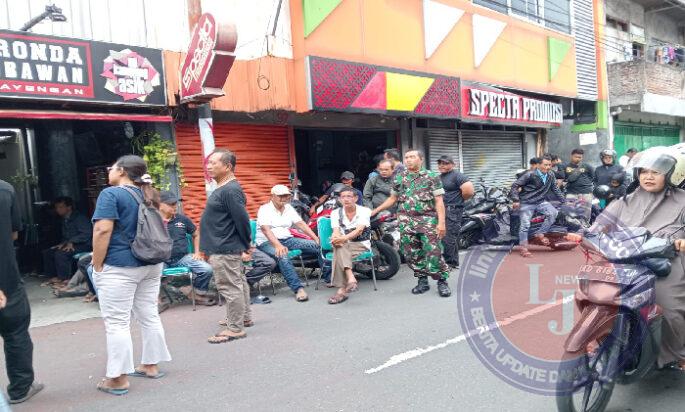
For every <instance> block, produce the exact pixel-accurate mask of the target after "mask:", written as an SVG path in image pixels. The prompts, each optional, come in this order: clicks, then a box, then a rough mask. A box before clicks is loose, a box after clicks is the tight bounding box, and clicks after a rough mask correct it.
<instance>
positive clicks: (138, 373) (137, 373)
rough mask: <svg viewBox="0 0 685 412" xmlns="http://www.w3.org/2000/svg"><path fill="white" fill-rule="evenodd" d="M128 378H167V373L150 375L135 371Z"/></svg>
mask: <svg viewBox="0 0 685 412" xmlns="http://www.w3.org/2000/svg"><path fill="white" fill-rule="evenodd" d="M128 376H134V377H136V378H148V379H159V378H163V377H165V376H166V372H157V374H156V375H148V374H147V372H145V371H139V370H138V369H136V370H134V371H133V373H129V374H128Z"/></svg>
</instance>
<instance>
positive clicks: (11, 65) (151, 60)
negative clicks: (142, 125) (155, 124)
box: [0, 30, 166, 106]
mask: <svg viewBox="0 0 685 412" xmlns="http://www.w3.org/2000/svg"><path fill="white" fill-rule="evenodd" d="M163 85H164V79H163V69H162V52H161V50H155V49H148V48H143V47H133V46H126V45H120V44H112V43H103V42H96V41H88V40H77V39H69V38H64V37H55V36H44V35H37V34H26V33H21V32H12V31H8V30H0V98H6V97H7V98H17V97H20V98H29V99H30V98H33V99H40V100H45V99H48V100H68V101H84V102H101V103H110V104H126V105H138V106H142V105H165V104H166V96H165V88H164V86H163Z"/></svg>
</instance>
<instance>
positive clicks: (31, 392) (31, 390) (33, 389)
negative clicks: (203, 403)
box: [9, 382, 45, 405]
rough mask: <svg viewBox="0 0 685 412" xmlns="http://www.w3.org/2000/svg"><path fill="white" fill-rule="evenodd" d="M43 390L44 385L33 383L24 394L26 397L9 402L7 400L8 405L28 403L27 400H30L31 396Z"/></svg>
mask: <svg viewBox="0 0 685 412" xmlns="http://www.w3.org/2000/svg"><path fill="white" fill-rule="evenodd" d="M43 388H45V385H43V384H42V383H36V382H33V383H32V384H31V386H30V387H29V390H28V392H26V395H24V396H22V397H21V398H18V399H10V400H9V403H11V404H12V405H14V404H17V403H22V402H26V401H28V400H29V399H31V398H32V397H33V395H35V394H37V393H38V392H40V391H42V390H43Z"/></svg>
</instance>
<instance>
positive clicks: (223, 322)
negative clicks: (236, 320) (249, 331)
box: [219, 319, 254, 328]
mask: <svg viewBox="0 0 685 412" xmlns="http://www.w3.org/2000/svg"><path fill="white" fill-rule="evenodd" d="M219 326H228V321H227V320H226V319H221V320H220V321H219ZM253 326H254V321H253V320H244V321H243V327H246V328H251V327H253Z"/></svg>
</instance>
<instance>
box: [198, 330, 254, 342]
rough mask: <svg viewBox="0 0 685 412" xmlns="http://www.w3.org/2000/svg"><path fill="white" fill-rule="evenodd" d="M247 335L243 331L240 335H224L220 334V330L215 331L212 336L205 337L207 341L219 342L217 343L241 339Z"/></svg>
mask: <svg viewBox="0 0 685 412" xmlns="http://www.w3.org/2000/svg"><path fill="white" fill-rule="evenodd" d="M246 336H247V333H245V332H243V333H242V335H225V334H222V333H221V332H219V333H217V334H216V335H214V336H211V337H209V338H208V339H207V342H209V343H211V344H219V343H226V342H231V341H234V340H238V339H242V338H244V337H246Z"/></svg>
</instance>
